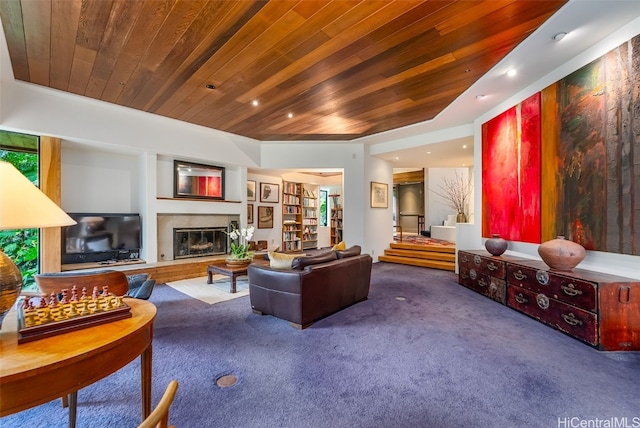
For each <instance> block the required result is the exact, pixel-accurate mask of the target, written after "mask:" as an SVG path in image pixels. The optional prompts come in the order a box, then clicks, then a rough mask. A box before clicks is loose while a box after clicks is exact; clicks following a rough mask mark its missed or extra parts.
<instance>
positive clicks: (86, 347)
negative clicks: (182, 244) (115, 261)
mask: <svg viewBox="0 0 640 428" xmlns="http://www.w3.org/2000/svg"><path fill="white" fill-rule="evenodd" d="M124 301H125V302H126V303H127V305H129V306H130V307H131V314H132V317H131V318H126V319H122V320H118V321H112V322H108V323H105V324H101V325H98V326H95V327H88V328H83V329H80V330H76V331H73V332H70V333H64V334H60V335H57V336H53V337H48V338H44V339H38V340H34V341H32V342H27V343H22V344H18V333H17V313H16V311H15V310H13V311H11V312H9V314H7V316H6V317H5V319H4V321H3V323H2V329H1V330H0V416H6V415H10V414H12V413H16V412H20V411H22V410H25V409H28V408H31V407H34V406H38V405H40V404H43V403H47V402H49V401H51V400H55V399H57V398H60V397H64V396H67V395H70V396H71V397H72V402H71V403H70V404H71V408H70V409H69V411H70V413H69V424H70V425H71V426H73V425H75V394H76V392H77V391H78V390H79V389H81V388H84V387H85V386H88V385H90V384H92V383H94V382H96V381H98V380H100V379H102V378H104V377H106V376H108V375H110V374H111V373H113V372H115V371H117V370H119V369H121V368H122V367H124V366H125V365H127V364H129V363H130V362H131V361H133V360H134V359H135V358H136V357H137V356H139V355H140V356H141V362H142V364H141V384H142V419H144V418H146V417H147V416H148V415H149V413H151V356H152V346H151V342H152V339H153V321H154V319H155V316H156V307H155V305H154V304H153V303H151V302H147V301H145V300H138V299H130V298H125V299H124Z"/></svg>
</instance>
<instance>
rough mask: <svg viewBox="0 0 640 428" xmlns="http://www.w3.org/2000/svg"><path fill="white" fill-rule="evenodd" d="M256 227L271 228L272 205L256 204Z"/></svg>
mask: <svg viewBox="0 0 640 428" xmlns="http://www.w3.org/2000/svg"><path fill="white" fill-rule="evenodd" d="M258 229H273V207H269V206H258Z"/></svg>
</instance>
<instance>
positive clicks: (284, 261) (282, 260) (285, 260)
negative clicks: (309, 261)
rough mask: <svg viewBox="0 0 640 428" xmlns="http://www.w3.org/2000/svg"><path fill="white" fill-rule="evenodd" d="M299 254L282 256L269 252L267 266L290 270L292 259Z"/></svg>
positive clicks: (281, 254) (282, 254)
mask: <svg viewBox="0 0 640 428" xmlns="http://www.w3.org/2000/svg"><path fill="white" fill-rule="evenodd" d="M300 256H301V255H300V254H284V253H274V252H269V266H271V267H272V268H274V269H286V270H291V263H293V259H295V258H297V257H300Z"/></svg>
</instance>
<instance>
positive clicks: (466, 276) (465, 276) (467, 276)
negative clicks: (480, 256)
mask: <svg viewBox="0 0 640 428" xmlns="http://www.w3.org/2000/svg"><path fill="white" fill-rule="evenodd" d="M460 276H461V277H462V279H469V275H467V273H466V272H462V273H461V274H460Z"/></svg>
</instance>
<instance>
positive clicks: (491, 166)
mask: <svg viewBox="0 0 640 428" xmlns="http://www.w3.org/2000/svg"><path fill="white" fill-rule="evenodd" d="M540 103H541V93H540V92H536V93H535V94H533V95H531V96H530V97H529V98H527V99H525V100H523V101H522V102H520V103H519V104H517V105H515V106H513V107H511V108H509V109H508V110H506V111H504V112H503V113H501V114H499V115H498V116H496V117H494V118H493V119H491V120H489V121H488V122H486V123H484V124H482V236H484V237H487V238H489V237H491V236H492V235H493V234H494V233H497V234H499V235H500V237H501V238H504V239H506V240H508V241H522V242H529V243H532V244H539V243H540V230H541V221H540V200H541V198H542V187H541V178H540V177H541V168H542V158H541V144H542V122H541V110H540V108H541V104H540ZM550 193H551V192H550V191H547V195H545V197H549V195H550Z"/></svg>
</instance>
